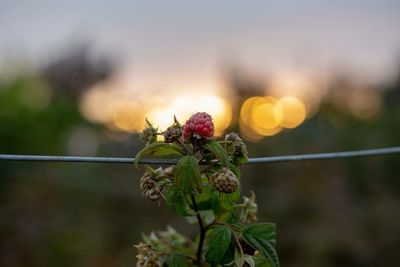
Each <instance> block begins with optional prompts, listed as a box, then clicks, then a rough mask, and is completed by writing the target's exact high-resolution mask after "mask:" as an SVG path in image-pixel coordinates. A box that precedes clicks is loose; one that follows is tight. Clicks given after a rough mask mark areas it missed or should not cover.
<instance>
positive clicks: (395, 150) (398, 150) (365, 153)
mask: <svg viewBox="0 0 400 267" xmlns="http://www.w3.org/2000/svg"><path fill="white" fill-rule="evenodd" d="M390 154H400V147H388V148H377V149H365V150H353V151H344V152H332V153H319V154H303V155H287V156H274V157H258V158H250V159H249V162H248V164H260V163H272V162H288V161H305V160H326V159H343V158H356V157H369V156H384V155H390ZM1 160H4V161H5V160H7V161H48V162H86V163H126V164H132V163H133V162H134V160H135V159H134V158H112V157H73V156H40V155H10V154H0V161H1ZM177 162H178V160H177V159H142V160H140V161H139V163H140V164H159V165H172V164H176V163H177Z"/></svg>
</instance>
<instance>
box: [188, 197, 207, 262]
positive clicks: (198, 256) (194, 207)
mask: <svg viewBox="0 0 400 267" xmlns="http://www.w3.org/2000/svg"><path fill="white" fill-rule="evenodd" d="M191 197H192V205H193V209H194V211H195V212H196V217H197V221H198V223H199V227H200V240H199V246H198V248H197V264H198V265H199V266H201V254H202V251H203V243H204V238H205V237H206V231H207V230H206V228H205V227H204V223H203V220H202V219H201V216H200V212H199V209H198V208H197V203H196V199H195V197H194V195H191Z"/></svg>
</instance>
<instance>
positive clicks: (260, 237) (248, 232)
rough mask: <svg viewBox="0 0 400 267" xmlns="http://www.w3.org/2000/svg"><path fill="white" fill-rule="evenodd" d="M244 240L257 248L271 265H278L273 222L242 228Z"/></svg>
mask: <svg viewBox="0 0 400 267" xmlns="http://www.w3.org/2000/svg"><path fill="white" fill-rule="evenodd" d="M242 234H243V238H244V240H245V241H246V242H247V243H248V244H249V245H251V246H252V247H254V248H255V249H257V250H259V251H260V252H261V254H263V255H264V256H265V257H266V258H268V260H269V261H270V263H271V265H272V267H279V259H278V255H277V253H276V250H275V243H276V242H275V237H276V227H275V224H273V223H260V224H253V225H250V226H248V227H246V228H244V229H243V231H242Z"/></svg>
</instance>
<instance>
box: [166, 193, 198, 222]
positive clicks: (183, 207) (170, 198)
mask: <svg viewBox="0 0 400 267" xmlns="http://www.w3.org/2000/svg"><path fill="white" fill-rule="evenodd" d="M164 194H165V203H166V204H167V206H168V207H169V208H170V209H171V210H173V211H175V212H176V213H178V214H179V215H181V216H192V215H193V214H192V213H191V212H190V209H189V206H188V204H187V202H186V197H185V195H184V194H183V192H181V191H178V190H177V189H176V188H175V187H169V188H167V189H166V190H165V193H164Z"/></svg>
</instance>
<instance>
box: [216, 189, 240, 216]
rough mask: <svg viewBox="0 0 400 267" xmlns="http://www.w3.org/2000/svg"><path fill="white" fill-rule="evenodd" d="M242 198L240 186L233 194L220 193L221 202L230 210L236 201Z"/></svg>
mask: <svg viewBox="0 0 400 267" xmlns="http://www.w3.org/2000/svg"><path fill="white" fill-rule="evenodd" d="M239 199H240V187H239V188H238V189H236V191H235V192H233V193H231V194H223V193H221V194H220V204H221V206H222V207H223V208H224V209H226V210H230V209H232V208H233V207H234V206H235V205H236V201H238V200H239Z"/></svg>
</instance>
